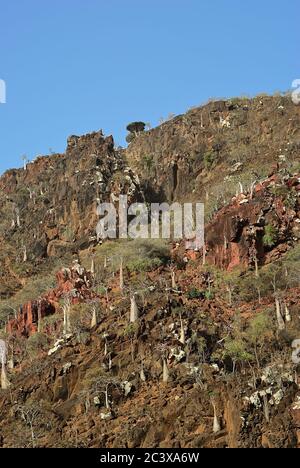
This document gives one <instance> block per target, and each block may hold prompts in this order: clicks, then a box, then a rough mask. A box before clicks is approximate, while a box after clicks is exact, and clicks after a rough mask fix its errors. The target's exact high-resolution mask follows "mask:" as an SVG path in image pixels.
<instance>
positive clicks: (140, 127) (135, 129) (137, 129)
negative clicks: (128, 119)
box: [126, 122, 146, 143]
mask: <svg viewBox="0 0 300 468" xmlns="http://www.w3.org/2000/svg"><path fill="white" fill-rule="evenodd" d="M145 127H146V124H145V123H144V122H132V123H130V124H129V125H127V127H126V128H127V131H128V132H129V133H128V135H127V137H126V141H127V143H131V142H132V141H133V140H134V138H135V137H136V136H137V135H138V134H139V133H142V132H144V131H145Z"/></svg>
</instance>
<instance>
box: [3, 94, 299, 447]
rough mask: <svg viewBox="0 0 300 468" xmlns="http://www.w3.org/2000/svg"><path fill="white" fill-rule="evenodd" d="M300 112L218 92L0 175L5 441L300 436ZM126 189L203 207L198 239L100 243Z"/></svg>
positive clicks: (109, 442)
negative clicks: (107, 214) (169, 116)
mask: <svg viewBox="0 0 300 468" xmlns="http://www.w3.org/2000/svg"><path fill="white" fill-rule="evenodd" d="M299 112H300V108H299V107H297V106H295V105H293V104H292V103H291V102H290V100H289V99H288V98H287V97H281V96H278V97H260V98H255V99H253V100H247V99H233V100H230V101H218V102H211V103H209V104H207V105H206V106H204V107H202V108H197V109H193V110H191V111H189V112H188V113H187V114H185V115H184V116H179V117H176V118H175V119H173V120H171V121H168V122H166V123H164V124H162V125H161V126H160V127H158V128H156V129H153V130H150V131H147V132H141V133H138V134H137V135H135V138H134V139H133V141H132V142H131V143H130V145H129V147H128V148H127V149H126V150H121V149H116V148H115V147H114V142H113V139H112V137H108V138H105V137H104V136H103V134H102V133H101V132H97V133H92V134H90V135H86V136H83V137H76V136H72V137H70V138H69V139H68V145H67V150H66V153H65V154H54V155H51V156H48V157H39V158H37V159H36V160H35V161H34V162H31V163H28V164H27V165H26V167H24V168H23V169H19V170H10V171H8V172H7V173H5V174H4V175H3V176H2V177H1V179H0V211H1V224H0V268H1V270H0V271H1V283H0V288H1V289H0V294H1V301H0V319H1V320H2V327H3V328H2V330H1V335H0V339H2V340H4V341H5V343H6V345H7V348H8V353H7V363H6V365H5V366H4V368H3V371H2V382H1V383H2V390H0V446H2V447H13V446H17V447H32V446H33V447H100V446H101V447H129V448H132V447H145V448H148V447H174V448H180V447H181V448H183V447H197V448H198V447H208V448H210V447H234V448H236V447H242V448H246V447H251V448H256V447H266V448H275V447H286V448H287V447H292V448H294V447H297V446H300V391H299V383H300V379H299V365H298V364H297V362H299V361H300V360H299V359H298V351H299V349H298V350H297V348H296V347H295V346H297V343H296V342H295V340H297V339H300V320H299V315H300V314H299V292H300V284H299V280H300V247H299V238H300V202H299V193H300V165H299V151H300V125H299V123H300V113H299ZM124 193H126V194H128V196H129V198H130V200H132V201H139V200H146V201H147V202H153V201H156V200H159V201H174V200H180V201H182V200H195V199H197V200H203V201H205V202H206V210H207V226H206V238H205V249H204V250H203V251H200V252H198V251H197V250H196V251H195V250H193V249H189V248H187V246H186V243H185V242H182V243H176V242H171V241H170V242H167V241H162V240H156V241H154V240H147V241H146V240H134V241H132V240H131V241H130V240H128V241H126V240H123V241H120V240H116V241H107V242H104V243H103V244H102V245H101V243H99V242H98V241H97V237H96V232H95V227H96V224H97V219H98V217H97V212H96V207H97V203H98V202H99V201H112V202H116V201H117V200H118V196H119V195H120V194H124ZM293 346H294V348H293Z"/></svg>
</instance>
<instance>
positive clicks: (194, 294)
mask: <svg viewBox="0 0 300 468" xmlns="http://www.w3.org/2000/svg"><path fill="white" fill-rule="evenodd" d="M187 297H188V299H203V297H204V294H203V292H202V291H199V290H198V289H196V288H193V289H191V290H190V291H189V292H188V294H187Z"/></svg>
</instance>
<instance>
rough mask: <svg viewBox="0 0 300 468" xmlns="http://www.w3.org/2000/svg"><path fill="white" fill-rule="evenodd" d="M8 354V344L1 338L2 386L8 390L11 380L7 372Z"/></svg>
mask: <svg viewBox="0 0 300 468" xmlns="http://www.w3.org/2000/svg"><path fill="white" fill-rule="evenodd" d="M6 356H7V346H6V343H5V341H4V340H0V361H1V388H2V390H8V389H9V387H10V382H9V380H8V378H7V374H6Z"/></svg>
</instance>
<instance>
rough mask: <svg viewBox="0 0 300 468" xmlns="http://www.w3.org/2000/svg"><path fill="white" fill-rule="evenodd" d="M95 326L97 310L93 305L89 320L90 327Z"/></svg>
mask: <svg viewBox="0 0 300 468" xmlns="http://www.w3.org/2000/svg"><path fill="white" fill-rule="evenodd" d="M96 326H97V310H96V307H95V306H94V307H93V315H92V321H91V328H94V327H96Z"/></svg>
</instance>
